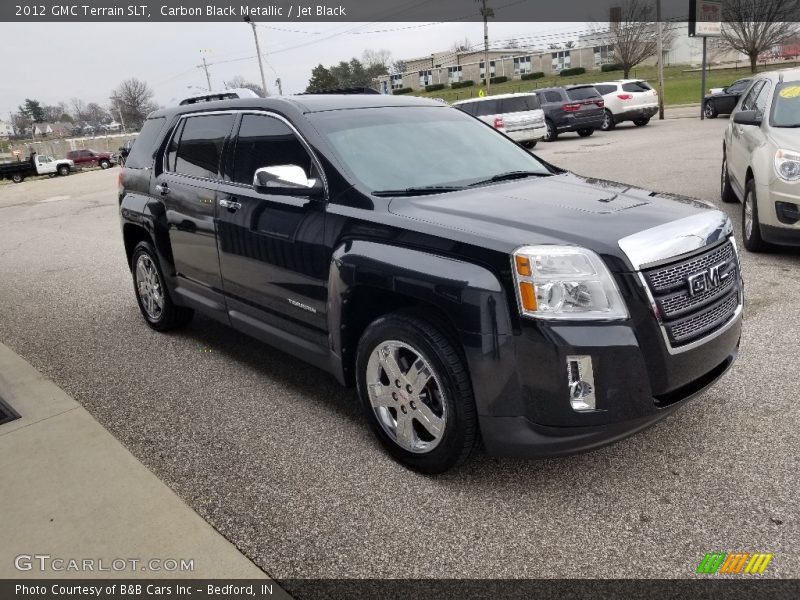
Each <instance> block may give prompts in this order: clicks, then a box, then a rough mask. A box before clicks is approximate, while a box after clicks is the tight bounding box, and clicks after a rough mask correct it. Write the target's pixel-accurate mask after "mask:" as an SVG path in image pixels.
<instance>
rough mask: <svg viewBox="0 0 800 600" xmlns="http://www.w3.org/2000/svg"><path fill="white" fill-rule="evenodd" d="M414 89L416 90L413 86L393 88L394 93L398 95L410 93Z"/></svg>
mask: <svg viewBox="0 0 800 600" xmlns="http://www.w3.org/2000/svg"><path fill="white" fill-rule="evenodd" d="M413 91H414V90H413V89H412V88H399V89H396V90H392V94H394V95H395V96H397V95H398V94H409V93H411V92H413Z"/></svg>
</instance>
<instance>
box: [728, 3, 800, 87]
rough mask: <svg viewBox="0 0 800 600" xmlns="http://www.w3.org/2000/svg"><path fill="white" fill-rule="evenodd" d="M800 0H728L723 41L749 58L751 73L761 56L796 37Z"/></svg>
mask: <svg viewBox="0 0 800 600" xmlns="http://www.w3.org/2000/svg"><path fill="white" fill-rule="evenodd" d="M798 8H800V2H798V0H758V2H753V0H727V2H725V4H723V20H724V25H723V27H722V41H723V43H724V44H725V45H727V46H728V47H730V48H732V49H733V50H737V51H738V52H741V53H742V54H746V55H747V57H748V58H749V59H750V72H751V73H755V72H756V64H757V63H758V56H759V54H762V53H764V52H766V51H768V50H771V49H772V48H773V47H774V46H779V45H780V44H782V43H784V42H786V41H788V40H789V39H790V38H792V37H793V36H795V35H797V32H798V25H797V23H796V22H794V21H796V16H797V11H798Z"/></svg>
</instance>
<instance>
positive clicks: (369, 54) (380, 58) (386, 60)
mask: <svg viewBox="0 0 800 600" xmlns="http://www.w3.org/2000/svg"><path fill="white" fill-rule="evenodd" d="M361 62H363V63H364V64H365V65H366V66H367V67H375V66H378V65H379V66H381V67H383V68H384V69H386V70H387V71H388V70H389V68H390V67H391V66H392V53H391V52H389V50H384V49H381V50H371V49H369V48H368V49H366V50H364V54H363V55H362V56H361Z"/></svg>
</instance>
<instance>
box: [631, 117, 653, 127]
mask: <svg viewBox="0 0 800 600" xmlns="http://www.w3.org/2000/svg"><path fill="white" fill-rule="evenodd" d="M649 122H650V119H649V118H647V119H636V120H635V121H634V122H633V124H634V125H636V126H637V127H644V126H645V125H647V124H648V123H649Z"/></svg>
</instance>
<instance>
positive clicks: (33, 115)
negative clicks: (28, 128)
mask: <svg viewBox="0 0 800 600" xmlns="http://www.w3.org/2000/svg"><path fill="white" fill-rule="evenodd" d="M17 110H18V111H19V112H21V113H22V114H24V115H25V116H26V117H28V119H30V120H31V121H33V122H34V123H43V122H44V117H45V115H44V109H43V108H42V104H41V102H39V101H38V100H31V99H30V98H25V104H23V105H22V106H20V107H19V108H18V109H17Z"/></svg>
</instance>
